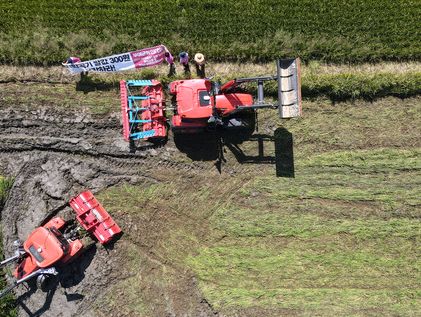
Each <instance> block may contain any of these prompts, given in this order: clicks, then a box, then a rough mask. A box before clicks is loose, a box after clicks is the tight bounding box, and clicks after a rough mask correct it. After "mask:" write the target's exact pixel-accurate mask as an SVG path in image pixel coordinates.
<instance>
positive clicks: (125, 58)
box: [62, 45, 167, 74]
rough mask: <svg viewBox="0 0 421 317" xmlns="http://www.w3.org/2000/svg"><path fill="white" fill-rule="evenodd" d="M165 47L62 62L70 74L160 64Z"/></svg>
mask: <svg viewBox="0 0 421 317" xmlns="http://www.w3.org/2000/svg"><path fill="white" fill-rule="evenodd" d="M166 51H167V48H166V47H165V46H164V45H158V46H154V47H149V48H144V49H141V50H137V51H134V52H128V53H123V54H117V55H112V56H107V57H103V58H98V59H93V60H89V61H86V62H80V63H64V64H62V65H63V66H66V67H67V69H68V70H69V71H70V72H71V73H72V74H79V73H81V72H105V73H107V72H119V71H125V70H130V69H136V68H142V67H150V66H155V65H158V64H161V63H162V62H163V61H164V59H165V52H166Z"/></svg>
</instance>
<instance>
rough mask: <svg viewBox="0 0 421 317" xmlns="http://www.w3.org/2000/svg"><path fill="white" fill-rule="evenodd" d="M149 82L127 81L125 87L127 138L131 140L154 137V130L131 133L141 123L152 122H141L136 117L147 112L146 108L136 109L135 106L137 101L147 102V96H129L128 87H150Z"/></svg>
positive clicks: (150, 83)
mask: <svg viewBox="0 0 421 317" xmlns="http://www.w3.org/2000/svg"><path fill="white" fill-rule="evenodd" d="M152 85H153V84H152V81H151V80H127V81H126V87H127V105H128V108H129V111H128V113H129V138H130V139H131V140H137V139H147V138H150V137H153V136H154V135H155V130H153V129H152V130H146V131H142V132H132V131H133V130H134V129H135V128H136V127H137V126H138V125H139V124H140V125H142V124H143V123H149V122H152V120H141V119H138V115H139V114H141V113H142V112H143V111H145V110H148V108H142V107H138V106H137V105H136V102H137V101H142V100H148V99H149V97H148V96H143V95H138V96H135V95H129V93H130V87H144V86H152Z"/></svg>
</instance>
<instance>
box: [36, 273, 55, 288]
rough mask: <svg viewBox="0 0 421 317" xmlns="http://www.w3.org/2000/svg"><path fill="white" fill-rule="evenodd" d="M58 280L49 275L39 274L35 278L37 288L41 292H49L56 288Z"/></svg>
mask: <svg viewBox="0 0 421 317" xmlns="http://www.w3.org/2000/svg"><path fill="white" fill-rule="evenodd" d="M57 282H58V278H57V276H55V275H51V274H41V275H38V277H37V287H38V289H40V290H41V291H43V292H49V291H51V290H52V289H54V287H56V286H57Z"/></svg>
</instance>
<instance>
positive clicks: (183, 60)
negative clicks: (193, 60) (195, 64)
mask: <svg viewBox="0 0 421 317" xmlns="http://www.w3.org/2000/svg"><path fill="white" fill-rule="evenodd" d="M179 57H180V64H181V65H183V68H184V75H186V76H188V77H190V65H189V54H188V53H187V52H181V53H180V55H179Z"/></svg>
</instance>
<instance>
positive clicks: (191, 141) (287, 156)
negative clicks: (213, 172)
mask: <svg viewBox="0 0 421 317" xmlns="http://www.w3.org/2000/svg"><path fill="white" fill-rule="evenodd" d="M245 141H247V142H256V143H257V152H256V154H255V155H250V154H246V152H245V149H244V148H245V146H243V143H244V142H245ZM272 142H273V144H274V148H275V153H274V154H275V155H266V154H265V147H266V146H268V143H272ZM174 143H175V145H176V147H177V149H178V150H179V151H180V152H183V153H185V154H186V155H187V156H188V157H189V158H190V159H192V160H193V161H213V160H216V162H215V166H216V168H217V169H218V171H219V172H221V168H222V165H223V163H224V162H226V158H225V156H224V153H226V149H228V150H229V151H230V152H231V153H232V154H233V155H234V156H235V158H236V160H237V162H238V163H240V164H274V165H275V167H276V176H277V177H295V168H294V151H293V150H294V142H293V135H292V133H291V132H289V131H288V130H287V129H285V128H278V129H276V130H275V132H274V135H273V136H271V135H268V134H252V135H250V133H244V134H241V133H232V131H230V132H226V131H207V132H202V133H195V134H179V135H177V134H176V135H174ZM249 147H250V146H249ZM249 147H247V150H248V151H250V149H249ZM254 148H255V147H254Z"/></svg>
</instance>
